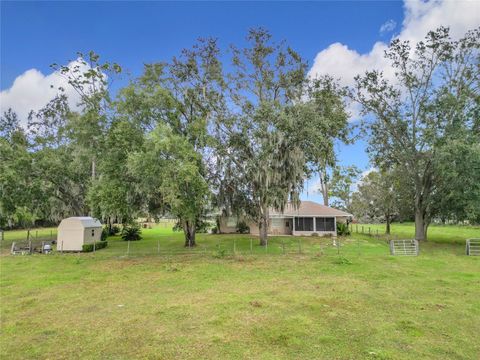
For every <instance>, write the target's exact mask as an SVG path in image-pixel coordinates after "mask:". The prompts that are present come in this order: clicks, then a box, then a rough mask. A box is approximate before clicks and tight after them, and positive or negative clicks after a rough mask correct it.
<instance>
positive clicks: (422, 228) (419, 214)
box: [415, 208, 428, 241]
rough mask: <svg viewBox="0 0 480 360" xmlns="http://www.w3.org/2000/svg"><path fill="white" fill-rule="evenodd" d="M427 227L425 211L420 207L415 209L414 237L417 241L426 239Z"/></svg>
mask: <svg viewBox="0 0 480 360" xmlns="http://www.w3.org/2000/svg"><path fill="white" fill-rule="evenodd" d="M427 227H428V224H427V222H426V221H425V212H424V211H423V210H422V209H421V208H416V209H415V239H416V240H418V241H426V240H427Z"/></svg>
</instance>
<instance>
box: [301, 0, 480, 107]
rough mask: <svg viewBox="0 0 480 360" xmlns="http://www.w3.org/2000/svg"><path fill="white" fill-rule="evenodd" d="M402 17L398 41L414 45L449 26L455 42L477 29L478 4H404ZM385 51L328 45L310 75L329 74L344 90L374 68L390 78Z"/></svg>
mask: <svg viewBox="0 0 480 360" xmlns="http://www.w3.org/2000/svg"><path fill="white" fill-rule="evenodd" d="M404 13H405V16H404V20H403V23H402V29H401V31H400V33H399V35H398V37H399V38H401V39H405V40H411V41H413V42H417V41H419V40H422V39H423V38H424V37H425V35H426V34H427V33H428V31H430V30H434V29H436V28H437V27H439V26H440V25H444V26H449V27H450V29H451V35H452V37H454V38H458V37H460V36H462V35H464V34H465V33H466V32H467V31H468V30H471V29H474V28H476V27H478V26H479V25H480V1H475V0H474V1H467V0H464V1H447V0H431V1H427V2H425V1H405V2H404ZM384 25H385V24H384ZM386 48H387V44H386V43H384V42H382V41H378V42H376V43H375V44H374V45H373V47H372V49H371V50H370V51H369V52H368V53H366V54H360V53H358V52H357V51H355V50H353V49H349V48H348V46H346V45H344V44H341V43H334V44H331V45H330V46H329V47H328V48H326V49H324V50H322V51H320V52H319V53H318V54H317V56H316V57H315V61H314V64H313V66H312V68H311V69H310V71H309V75H310V76H318V75H323V74H330V75H332V76H334V77H336V78H340V83H341V84H342V85H344V86H345V85H353V82H354V81H353V78H354V76H355V75H357V74H362V73H364V72H365V71H366V70H368V69H374V68H375V69H377V70H380V71H383V72H384V73H385V76H386V77H387V78H392V77H393V75H394V72H393V70H392V69H391V67H390V66H389V64H388V62H387V61H386V60H385V59H384V57H383V53H384V50H385V49H386ZM354 115H356V114H355V113H354Z"/></svg>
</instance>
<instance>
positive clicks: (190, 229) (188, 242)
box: [183, 221, 197, 247]
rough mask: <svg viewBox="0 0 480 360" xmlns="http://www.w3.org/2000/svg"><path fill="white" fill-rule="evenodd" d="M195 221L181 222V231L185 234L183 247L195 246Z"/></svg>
mask: <svg viewBox="0 0 480 360" xmlns="http://www.w3.org/2000/svg"><path fill="white" fill-rule="evenodd" d="M195 231H196V229H195V221H185V222H184V223H183V233H184V234H185V247H194V246H196V245H197V244H196V242H195Z"/></svg>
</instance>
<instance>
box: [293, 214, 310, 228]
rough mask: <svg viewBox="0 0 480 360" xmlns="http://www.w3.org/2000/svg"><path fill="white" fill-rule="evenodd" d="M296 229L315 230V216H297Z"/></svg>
mask: <svg viewBox="0 0 480 360" xmlns="http://www.w3.org/2000/svg"><path fill="white" fill-rule="evenodd" d="M295 230H296V231H313V218H311V217H297V218H295Z"/></svg>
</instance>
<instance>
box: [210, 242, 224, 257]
mask: <svg viewBox="0 0 480 360" xmlns="http://www.w3.org/2000/svg"><path fill="white" fill-rule="evenodd" d="M225 255H227V250H226V249H224V248H222V247H220V246H219V245H217V248H216V249H215V251H214V252H213V254H212V256H213V257H214V258H216V259H222V258H224V257H225Z"/></svg>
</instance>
